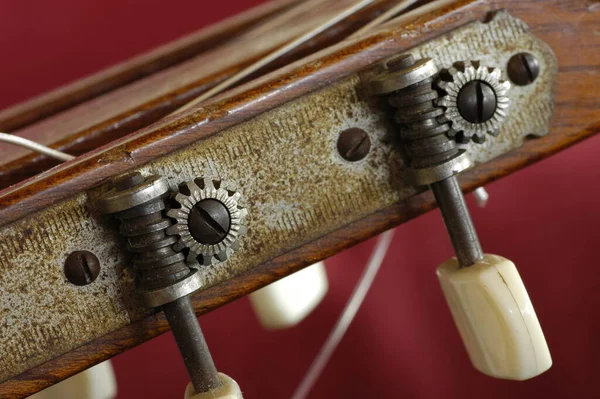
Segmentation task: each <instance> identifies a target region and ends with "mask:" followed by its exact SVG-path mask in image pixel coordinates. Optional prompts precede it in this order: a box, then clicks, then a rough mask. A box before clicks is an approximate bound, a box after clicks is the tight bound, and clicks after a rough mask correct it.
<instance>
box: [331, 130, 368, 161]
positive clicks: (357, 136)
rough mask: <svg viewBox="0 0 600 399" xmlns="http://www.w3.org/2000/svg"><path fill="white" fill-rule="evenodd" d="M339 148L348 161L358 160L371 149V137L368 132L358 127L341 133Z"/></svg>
mask: <svg viewBox="0 0 600 399" xmlns="http://www.w3.org/2000/svg"><path fill="white" fill-rule="evenodd" d="M337 149H338V152H339V153H340V155H341V156H342V158H344V159H345V160H346V161H350V162H356V161H360V160H361V159H363V158H364V157H366V156H367V154H368V153H369V150H370V149H371V139H370V138H369V135H368V134H367V132H365V131H364V130H362V129H359V128H357V127H353V128H350V129H347V130H344V131H343V132H342V133H340V137H339V138H338V142H337Z"/></svg>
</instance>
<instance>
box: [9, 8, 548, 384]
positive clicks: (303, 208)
mask: <svg viewBox="0 0 600 399" xmlns="http://www.w3.org/2000/svg"><path fill="white" fill-rule="evenodd" d="M520 51H528V52H530V53H533V54H534V55H536V56H537V58H538V59H539V60H540V64H541V74H540V77H539V78H538V79H537V80H536V82H535V83H534V84H532V85H530V86H525V87H514V88H513V89H512V90H511V92H510V97H511V100H512V101H513V104H514V105H513V106H512V107H511V110H510V113H509V117H508V120H507V122H506V124H505V125H504V127H503V129H502V132H501V134H500V136H499V137H498V138H496V139H495V138H490V139H488V141H487V142H486V144H485V145H483V146H476V145H471V146H469V147H468V148H467V151H468V154H469V157H470V158H471V159H472V160H473V161H474V162H475V163H483V162H486V161H488V160H490V159H492V158H494V157H496V156H498V155H500V154H504V153H506V152H508V151H510V150H512V149H515V148H517V147H518V146H520V145H521V143H522V141H523V139H524V137H526V136H527V135H531V134H534V135H543V134H545V133H546V131H547V127H548V123H549V120H550V117H551V114H552V109H553V102H552V90H553V82H554V79H555V77H556V73H557V70H556V64H555V60H554V56H553V54H552V52H551V50H550V49H549V48H548V47H547V46H546V45H545V44H544V43H542V42H540V41H539V40H537V39H536V38H535V37H533V36H532V35H531V34H530V33H529V32H528V29H527V26H526V25H525V24H524V23H523V22H521V21H519V20H516V19H514V18H512V17H510V16H509V15H508V14H506V13H504V12H500V13H498V14H497V15H496V16H495V18H493V19H492V20H491V21H490V22H487V23H481V22H475V23H472V24H469V25H467V26H465V27H463V28H461V29H458V30H456V31H454V32H452V34H450V35H447V36H443V37H440V38H437V39H435V40H432V41H430V42H428V43H425V44H423V45H421V46H419V47H417V48H414V49H412V50H410V52H412V53H413V54H414V55H415V56H416V57H418V58H420V57H432V58H433V59H434V60H435V61H436V63H437V64H438V67H440V68H447V67H449V66H451V65H452V63H454V62H456V61H462V60H479V61H481V62H482V63H484V64H486V65H489V66H491V67H499V68H502V69H504V67H505V65H506V63H507V61H508V59H509V58H510V57H511V56H512V55H513V54H515V53H517V52H520ZM368 75H369V72H368V71H366V72H365V74H364V76H361V77H359V76H357V75H354V76H352V77H350V78H348V79H345V80H343V81H339V82H336V83H335V84H332V85H331V86H329V87H327V88H325V89H323V90H320V91H318V92H314V93H312V94H310V95H307V96H305V97H302V98H300V99H298V100H294V101H291V102H289V103H286V104H284V105H282V106H280V107H278V108H276V109H273V110H271V111H269V112H266V113H264V114H262V115H260V116H258V117H256V118H254V119H252V120H249V121H247V122H245V123H242V124H240V125H237V126H235V127H232V128H229V129H226V130H224V131H222V132H220V133H219V134H217V135H214V136H211V137H208V138H206V139H204V140H202V141H199V142H197V143H196V144H194V145H192V146H190V147H189V148H186V149H185V150H183V151H179V152H176V153H173V154H169V155H167V156H165V157H162V158H160V159H157V160H154V161H152V162H151V163H149V164H147V165H146V166H145V167H144V168H142V169H141V172H142V173H144V174H150V173H152V174H159V175H161V176H164V177H166V178H167V179H168V181H169V184H170V186H171V188H172V189H175V188H176V187H177V186H178V184H179V183H181V182H183V181H186V180H191V179H193V178H196V177H200V176H205V177H212V178H215V179H219V180H223V181H226V182H227V183H228V185H229V186H234V187H235V188H236V189H237V191H239V192H240V193H242V195H243V197H242V205H243V206H245V207H246V208H247V209H248V217H247V223H246V224H247V227H248V234H247V236H246V237H245V238H244V239H243V247H242V248H241V249H240V250H239V251H238V252H236V253H235V254H234V255H233V256H232V257H231V258H230V259H229V260H228V261H227V262H225V263H222V264H218V265H215V266H212V267H205V268H202V269H201V271H200V273H201V275H202V283H203V285H204V286H205V287H207V286H210V285H213V284H216V283H219V282H222V281H224V280H226V279H228V278H230V277H232V276H235V275H237V274H239V273H241V272H244V271H245V270H248V269H249V268H252V267H255V266H257V265H259V264H261V263H263V262H265V261H267V260H269V259H272V258H273V257H275V256H277V255H280V254H282V253H285V252H286V251H289V250H291V249H293V248H296V247H298V246H300V245H301V244H303V243H305V242H308V241H311V240H313V239H315V238H317V237H319V236H322V235H324V234H326V233H329V232H332V231H334V230H336V229H338V228H340V227H342V226H344V225H346V224H348V223H351V222H353V221H356V220H359V219H361V218H363V217H365V216H367V215H369V214H371V213H373V212H375V211H377V210H380V209H383V208H385V207H388V206H390V205H391V204H393V203H395V202H397V201H401V200H405V199H407V198H409V197H410V196H412V195H414V194H416V193H417V192H419V191H420V190H422V189H421V188H418V187H415V186H412V185H410V184H409V183H408V182H407V181H405V179H404V177H403V173H402V160H401V158H400V156H399V154H398V153H397V151H396V150H395V147H394V145H393V140H391V137H392V136H393V128H392V127H391V126H389V125H388V124H387V122H386V121H387V119H388V118H387V116H386V115H384V112H383V111H382V109H380V108H378V106H377V105H376V104H374V103H375V102H374V101H371V100H370V99H369V98H367V96H366V95H365V94H364V90H362V83H361V82H362V80H361V78H362V79H364V78H365V76H368ZM352 127H358V128H361V129H363V130H365V131H366V132H367V133H368V134H369V136H370V139H371V143H372V148H371V151H370V153H369V155H368V156H367V157H366V158H365V159H363V160H361V161H358V162H353V163H352V162H348V161H345V160H344V159H342V158H341V157H340V156H339V155H338V153H337V150H336V142H337V138H338V135H339V134H340V132H342V131H343V130H345V129H348V128H352ZM99 192H100V188H99V189H97V190H93V191H92V192H89V193H82V194H80V195H79V196H76V197H74V198H72V199H70V200H68V201H64V202H61V203H58V204H56V205H54V206H52V207H50V208H48V209H45V210H44V211H41V212H38V213H36V214H34V215H30V216H29V217H26V218H23V219H21V220H19V221H18V222H15V223H13V224H11V225H8V226H4V227H3V228H2V230H1V234H2V235H1V237H2V239H1V241H0V356H1V360H0V381H2V380H5V379H7V378H9V377H11V376H14V375H16V374H18V373H20V372H22V371H24V370H27V369H29V368H32V367H34V366H36V365H39V364H41V363H43V362H44V361H47V360H49V359H51V358H53V357H55V356H57V355H60V354H62V353H65V352H67V351H69V350H71V349H73V348H75V347H78V346H80V345H82V344H84V343H86V342H89V341H92V340H94V339H97V338H98V337H100V336H102V335H105V334H107V333H108V332H111V331H114V330H116V329H118V328H120V327H122V326H125V325H127V324H129V323H131V322H132V321H135V320H139V319H141V318H143V317H145V316H146V315H148V312H149V311H148V310H144V309H142V307H141V306H139V304H138V303H137V302H136V299H135V298H134V297H133V296H132V291H133V283H132V278H131V276H130V274H129V272H128V271H127V269H126V268H125V267H124V265H126V264H127V261H128V258H127V255H126V254H125V251H124V248H123V246H124V245H123V240H122V239H121V238H120V237H118V235H117V234H116V224H115V223H114V222H112V221H110V220H108V219H107V218H105V217H102V216H100V215H99V213H98V212H97V211H95V210H94V209H93V207H91V206H90V203H91V201H90V198H94V197H95V196H97V195H98V194H99ZM75 250H88V251H91V252H93V253H95V254H96V255H97V256H98V258H99V259H100V262H101V268H102V269H101V274H100V276H99V278H98V279H97V280H96V281H95V282H94V283H92V284H90V285H88V286H85V287H76V286H73V285H72V284H70V283H68V282H67V280H66V278H65V277H64V274H63V263H64V261H65V258H66V257H67V255H68V254H69V253H70V252H72V251H75Z"/></svg>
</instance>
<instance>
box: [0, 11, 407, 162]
mask: <svg viewBox="0 0 600 399" xmlns="http://www.w3.org/2000/svg"><path fill="white" fill-rule="evenodd" d="M373 1H374V0H361V1H359V2H358V3H356V4H353V5H352V6H350V7H348V8H346V9H345V10H343V11H342V12H341V13H339V14H336V15H335V16H334V17H333V18H331V19H329V20H327V21H326V22H325V23H323V24H321V25H319V26H317V27H316V28H315V29H313V30H311V31H310V32H308V33H306V34H304V35H302V36H300V37H299V38H297V39H296V40H293V41H292V42H290V43H288V44H287V45H285V46H283V47H281V48H279V49H277V50H275V51H274V52H272V53H270V54H268V55H267V56H265V57H263V58H261V59H260V60H258V61H257V62H255V63H253V64H251V65H249V66H248V67H246V68H244V69H243V70H242V71H240V72H238V73H237V74H235V75H234V76H232V77H230V78H229V79H227V80H225V81H223V82H221V83H220V84H218V85H217V86H215V87H213V88H212V89H210V90H208V91H207V92H205V93H204V94H202V95H200V96H199V97H196V98H195V99H194V100H192V101H190V102H189V103H187V104H186V105H184V106H183V107H181V108H179V109H177V110H176V111H174V112H172V113H171V114H170V115H173V114H175V113H179V112H181V111H183V110H185V109H188V108H189V107H192V106H194V105H196V104H198V103H200V102H202V101H204V100H206V99H208V98H210V97H212V96H214V95H216V94H218V93H220V92H221V91H223V90H225V89H227V88H229V87H231V86H232V85H234V84H235V83H237V82H238V81H240V80H241V79H243V78H245V77H246V76H248V75H250V74H251V73H253V72H255V71H256V70H258V69H260V68H262V67H263V66H265V65H267V64H269V63H271V62H272V61H274V60H276V59H277V58H280V57H281V56H283V55H285V54H286V53H288V52H289V51H291V50H293V49H294V48H296V47H298V46H300V45H302V44H303V43H305V42H307V41H309V40H311V39H312V38H314V37H315V36H317V35H318V34H320V33H322V32H324V31H325V30H327V29H329V28H330V27H332V26H333V25H335V24H337V23H338V22H340V21H342V20H344V19H345V18H347V17H349V16H351V15H352V14H354V13H355V12H357V11H359V10H361V9H362V8H365V7H366V6H368V5H369V4H371V3H373ZM411 1H412V0H411ZM0 142H4V143H7V144H13V145H17V146H21V147H24V148H27V149H30V150H32V151H35V152H39V153H41V154H44V155H47V156H49V157H52V158H54V159H57V160H59V161H63V162H64V161H69V160H71V159H73V158H75V157H74V156H72V155H69V154H66V153H64V152H62V151H58V150H55V149H53V148H50V147H47V146H45V145H42V144H40V143H36V142H35V141H32V140H28V139H25V138H23V137H20V136H16V135H13V134H9V133H0Z"/></svg>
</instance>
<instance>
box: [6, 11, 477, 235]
mask: <svg viewBox="0 0 600 399" xmlns="http://www.w3.org/2000/svg"><path fill="white" fill-rule="evenodd" d="M477 5H482V7H476V6H477ZM470 6H473V7H470ZM487 10H488V9H487V6H486V5H485V3H480V1H479V0H458V1H456V2H454V3H452V4H449V5H446V6H444V7H442V8H440V9H436V10H435V11H432V12H431V13H428V14H426V15H423V16H420V17H418V18H417V19H415V20H411V21H407V22H406V26H407V28H403V27H399V28H397V29H396V30H392V31H385V32H379V33H378V34H376V35H374V36H369V37H364V38H361V39H358V40H355V41H351V42H344V43H340V44H338V45H336V46H333V47H331V48H328V49H325V50H324V51H321V52H319V53H317V54H314V55H312V56H310V57H308V58H307V59H304V60H302V61H300V62H297V63H294V64H292V65H290V66H289V67H286V68H284V69H282V70H278V71H276V72H274V73H271V74H268V75H266V76H264V77H262V78H259V79H257V80H255V81H253V82H250V83H249V84H247V85H243V86H241V87H239V88H237V89H234V90H232V91H230V92H228V93H225V94H224V95H221V96H217V97H216V98H214V99H212V100H211V101H209V102H207V103H205V104H203V105H201V106H198V107H196V108H193V109H190V110H189V111H187V112H184V113H182V114H176V115H173V116H171V117H167V118H165V119H163V120H161V121H159V122H157V123H155V124H153V125H151V126H149V127H147V128H144V129H142V130H140V131H138V132H136V133H133V134H131V135H129V136H127V137H125V138H123V139H120V140H117V141H115V142H113V143H111V144H110V145H107V146H105V147H102V148H99V149H97V150H95V151H92V152H90V153H88V154H85V155H83V156H81V157H78V158H76V159H75V160H73V161H69V162H65V163H63V164H61V165H59V166H57V167H55V168H54V169H52V170H51V171H48V172H46V173H43V174H41V175H38V176H36V177H34V178H31V179H29V180H26V181H24V182H22V183H20V184H17V185H15V186H12V187H10V188H8V189H6V190H3V191H1V192H0V226H2V225H5V224H8V223H11V222H14V221H16V220H18V219H20V218H22V217H24V216H27V215H28V214H31V213H33V212H36V211H38V210H40V209H44V208H45V207H47V206H48V205H51V204H54V203H57V202H59V201H62V200H65V199H67V198H69V197H70V196H73V195H75V194H77V193H80V192H82V191H85V190H88V189H90V188H92V187H94V186H96V185H98V184H99V183H101V182H102V181H104V180H105V179H107V178H110V177H112V176H115V175H118V174H120V173H124V172H127V171H129V170H132V169H134V168H138V167H140V166H142V165H144V164H145V163H147V162H149V161H151V160H153V159H155V158H157V157H160V156H164V155H165V154H166V153H167V151H168V152H169V153H170V152H175V151H177V150H179V149H182V148H185V147H187V146H189V145H191V144H192V143H194V142H197V141H198V140H202V139H205V138H207V137H209V136H211V135H213V134H217V133H218V132H220V131H222V130H223V129H226V128H228V127H231V126H233V125H236V124H239V123H242V122H244V121H246V120H248V119H251V118H253V117H255V116H257V115H260V114H262V113H263V112H266V111H268V110H271V109H273V108H275V107H277V106H278V105H281V104H283V103H285V102H288V101H291V100H293V99H296V98H298V97H300V96H302V95H306V94H308V93H310V92H312V91H315V90H318V89H321V88H323V87H326V86H327V85H329V84H331V83H333V82H335V81H338V80H341V79H343V78H345V77H347V76H349V75H351V74H352V73H356V72H357V71H359V70H362V69H364V68H366V67H367V66H369V65H370V64H372V62H374V61H375V60H379V59H381V58H384V57H386V56H389V55H392V54H394V53H396V52H398V51H399V50H400V49H402V48H410V47H413V46H415V45H418V44H419V43H422V42H424V41H427V40H429V39H431V38H433V37H436V36H438V35H441V34H444V33H445V32H448V31H450V30H452V29H455V28H456V27H458V26H461V25H464V24H466V23H467V22H469V21H472V20H474V19H476V18H477V17H482V16H483V15H485V12H487ZM409 29H410V31H411V32H412V34H411V35H401V33H402V32H406V31H408V30H409ZM399 37H400V38H399ZM248 104H252V107H249V106H248Z"/></svg>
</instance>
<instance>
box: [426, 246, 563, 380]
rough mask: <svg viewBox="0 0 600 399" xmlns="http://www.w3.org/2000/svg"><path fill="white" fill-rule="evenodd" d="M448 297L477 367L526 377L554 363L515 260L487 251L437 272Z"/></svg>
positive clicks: (496, 373)
mask: <svg viewBox="0 0 600 399" xmlns="http://www.w3.org/2000/svg"><path fill="white" fill-rule="evenodd" d="M437 275H438V279H439V280H440V283H441V285H442V290H443V291H444V296H445V297H446V301H447V302H448V306H449V307H450V311H451V312H452V317H453V318H454V322H455V323H456V326H457V327H458V331H459V332H460V335H461V337H462V340H463V342H464V344H465V347H466V349H467V353H468V354H469V358H470V359H471V362H472V363H473V366H475V368H476V369H477V370H479V371H481V372H482V373H484V374H487V375H489V376H491V377H495V378H502V379H508V380H526V379H529V378H532V377H535V376H537V375H540V374H542V373H543V372H544V371H546V370H548V369H549V368H550V366H552V358H551V357H550V351H549V350H548V345H547V344H546V339H545V338H544V333H543V332H542V328H541V326H540V323H539V321H538V319H537V316H536V314H535V310H534V309H533V305H532V304H531V300H530V299H529V295H527V291H526V290H525V285H524V284H523V281H522V280H521V277H520V276H519V272H518V271H517V268H516V267H515V264H514V263H512V262H511V261H510V260H508V259H505V258H503V257H501V256H496V255H484V257H483V259H482V260H481V261H479V262H477V263H476V264H474V265H472V266H469V267H464V268H460V267H459V263H458V260H457V259H456V258H452V259H450V260H449V261H447V262H445V263H444V264H442V265H441V266H440V267H439V268H438V270H437Z"/></svg>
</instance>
